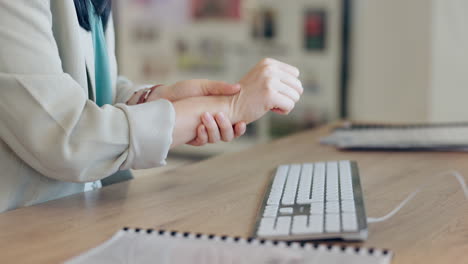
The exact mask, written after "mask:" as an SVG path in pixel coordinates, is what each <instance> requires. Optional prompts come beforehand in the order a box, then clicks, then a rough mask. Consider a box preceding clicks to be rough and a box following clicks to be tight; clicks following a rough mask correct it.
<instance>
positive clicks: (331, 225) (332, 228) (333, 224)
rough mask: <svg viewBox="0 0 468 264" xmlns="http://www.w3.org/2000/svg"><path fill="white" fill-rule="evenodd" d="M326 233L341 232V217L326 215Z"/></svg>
mask: <svg viewBox="0 0 468 264" xmlns="http://www.w3.org/2000/svg"><path fill="white" fill-rule="evenodd" d="M325 231H326V232H328V233H337V232H340V215H339V214H326V215H325Z"/></svg>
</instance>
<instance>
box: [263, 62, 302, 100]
mask: <svg viewBox="0 0 468 264" xmlns="http://www.w3.org/2000/svg"><path fill="white" fill-rule="evenodd" d="M271 74H272V75H273V76H274V77H275V78H278V79H279V80H280V81H281V82H282V83H284V84H286V85H287V86H289V87H291V88H293V89H294V90H296V91H297V92H298V93H299V95H301V94H302V93H303V92H304V88H303V87H302V82H301V81H300V80H299V79H297V78H296V77H293V76H291V75H290V74H288V73H286V72H284V71H283V70H281V69H278V68H277V69H273V70H272V72H271Z"/></svg>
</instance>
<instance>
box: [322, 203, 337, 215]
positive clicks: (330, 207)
mask: <svg viewBox="0 0 468 264" xmlns="http://www.w3.org/2000/svg"><path fill="white" fill-rule="evenodd" d="M325 211H326V213H327V214H338V213H340V202H339V201H333V202H327V203H326V204H325Z"/></svg>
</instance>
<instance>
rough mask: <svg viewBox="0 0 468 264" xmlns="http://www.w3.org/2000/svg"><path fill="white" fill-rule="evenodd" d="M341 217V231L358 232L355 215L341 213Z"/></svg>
mask: <svg viewBox="0 0 468 264" xmlns="http://www.w3.org/2000/svg"><path fill="white" fill-rule="evenodd" d="M341 217H342V219H343V222H342V224H343V231H346V232H351V231H357V230H358V225H357V219H356V214H348V213H343V214H342V215H341Z"/></svg>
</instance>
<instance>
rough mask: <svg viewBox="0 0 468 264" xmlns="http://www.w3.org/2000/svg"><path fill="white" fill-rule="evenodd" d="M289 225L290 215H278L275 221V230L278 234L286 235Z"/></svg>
mask: <svg viewBox="0 0 468 264" xmlns="http://www.w3.org/2000/svg"><path fill="white" fill-rule="evenodd" d="M290 227H291V216H280V217H278V221H277V222H276V228H275V231H276V233H277V234H278V235H288V234H289V229H290Z"/></svg>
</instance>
